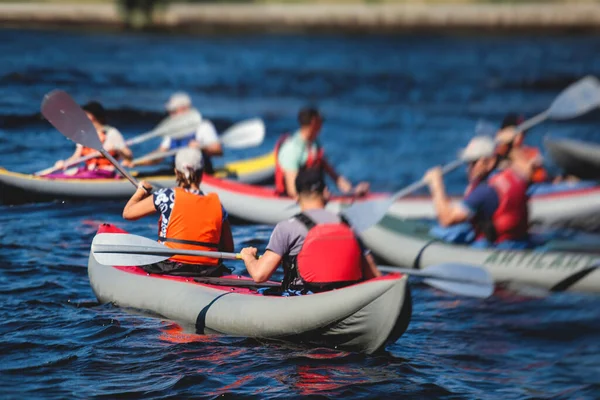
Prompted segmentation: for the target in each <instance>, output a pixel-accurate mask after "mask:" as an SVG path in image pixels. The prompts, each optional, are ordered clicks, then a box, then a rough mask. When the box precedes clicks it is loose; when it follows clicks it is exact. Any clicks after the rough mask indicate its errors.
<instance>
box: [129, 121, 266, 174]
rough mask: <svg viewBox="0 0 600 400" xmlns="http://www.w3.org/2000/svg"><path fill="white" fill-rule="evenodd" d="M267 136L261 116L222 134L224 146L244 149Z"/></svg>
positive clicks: (135, 162) (161, 154) (148, 158)
mask: <svg viewBox="0 0 600 400" xmlns="http://www.w3.org/2000/svg"><path fill="white" fill-rule="evenodd" d="M264 138H265V124H264V122H263V121H262V120H261V119H260V118H252V119H248V120H245V121H242V122H238V123H236V124H234V125H232V126H231V127H229V128H228V129H227V130H226V131H225V132H223V134H221V136H220V138H219V139H220V141H221V144H223V146H225V147H227V148H230V149H244V148H248V147H254V146H258V145H259V144H261V143H262V142H263V140H264ZM179 150H180V149H179V148H177V149H171V150H168V151H166V152H152V153H150V154H148V155H146V156H143V157H140V158H136V159H135V160H133V161H132V164H133V165H134V166H135V165H139V164H141V163H145V162H148V161H153V160H157V159H161V158H165V157H169V156H173V155H175V154H177V151H179Z"/></svg>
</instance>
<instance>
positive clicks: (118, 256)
mask: <svg viewBox="0 0 600 400" xmlns="http://www.w3.org/2000/svg"><path fill="white" fill-rule="evenodd" d="M123 245H127V246H135V247H139V248H145V249H147V251H148V252H152V250H153V249H158V250H162V249H165V246H163V245H161V244H160V243H157V242H156V241H154V240H152V239H148V238H145V237H143V236H138V235H130V234H124V233H99V234H97V235H96V236H95V237H94V240H93V241H92V254H93V255H94V258H95V259H96V261H98V262H99V263H100V264H102V265H118V266H123V267H126V266H136V265H149V264H154V263H157V262H160V261H164V260H166V259H168V258H169V256H168V255H167V256H165V255H157V254H141V255H137V254H129V253H120V252H119V250H118V249H119V247H120V246H123ZM105 251H108V252H105Z"/></svg>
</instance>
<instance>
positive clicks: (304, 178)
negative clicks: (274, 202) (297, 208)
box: [294, 168, 325, 194]
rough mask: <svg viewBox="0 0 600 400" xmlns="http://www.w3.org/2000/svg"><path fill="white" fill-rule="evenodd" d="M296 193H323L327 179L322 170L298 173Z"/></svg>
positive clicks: (302, 170)
mask: <svg viewBox="0 0 600 400" xmlns="http://www.w3.org/2000/svg"><path fill="white" fill-rule="evenodd" d="M294 183H295V184H296V193H298V194H300V193H323V191H324V190H325V177H324V176H323V170H322V169H321V168H307V169H301V170H300V171H298V175H297V176H296V181H295V182H294Z"/></svg>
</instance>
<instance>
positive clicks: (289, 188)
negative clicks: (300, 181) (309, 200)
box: [283, 169, 298, 198]
mask: <svg viewBox="0 0 600 400" xmlns="http://www.w3.org/2000/svg"><path fill="white" fill-rule="evenodd" d="M297 176H298V171H287V170H285V169H284V170H283V179H284V181H285V190H286V192H287V194H288V196H290V197H291V198H296V197H297V196H298V193H296V177H297Z"/></svg>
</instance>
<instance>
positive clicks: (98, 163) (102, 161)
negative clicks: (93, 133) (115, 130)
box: [81, 132, 118, 170]
mask: <svg viewBox="0 0 600 400" xmlns="http://www.w3.org/2000/svg"><path fill="white" fill-rule="evenodd" d="M105 141H106V134H105V133H104V132H101V133H100V143H104V142H105ZM97 152H98V150H95V149H92V148H89V147H83V148H82V149H81V157H85V156H87V155H90V154H92V153H97ZM108 153H109V154H110V155H111V156H113V157H115V158H116V156H117V154H118V153H117V152H116V151H109V152H108ZM85 166H86V167H87V169H89V170H93V169H98V168H101V169H114V165H112V163H111V162H110V161H109V160H108V159H107V158H106V157H104V156H103V155H102V154H101V155H99V156H98V157H94V158H90V159H89V160H87V161H86V162H85Z"/></svg>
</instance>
